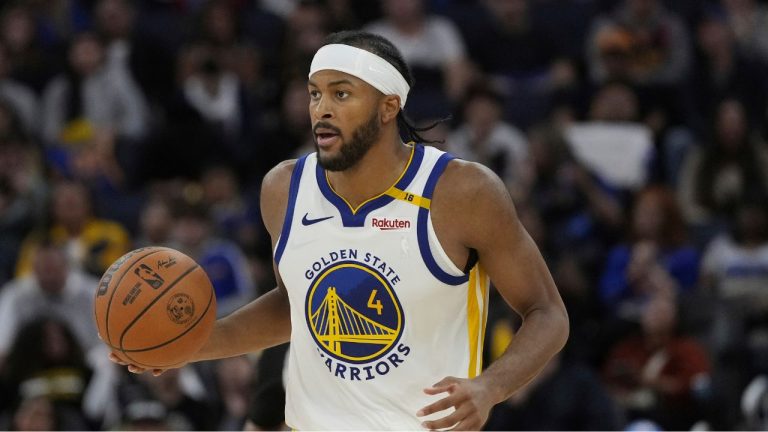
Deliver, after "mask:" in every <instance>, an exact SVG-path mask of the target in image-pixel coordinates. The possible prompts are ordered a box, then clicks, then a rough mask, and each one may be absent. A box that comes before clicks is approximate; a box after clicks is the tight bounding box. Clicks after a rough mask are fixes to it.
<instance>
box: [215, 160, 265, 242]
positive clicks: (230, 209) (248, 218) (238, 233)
mask: <svg viewBox="0 0 768 432" xmlns="http://www.w3.org/2000/svg"><path fill="white" fill-rule="evenodd" d="M201 186H202V188H203V200H204V201H205V203H206V205H207V206H208V207H209V208H210V214H211V221H212V222H213V227H214V230H215V232H216V233H217V234H219V235H221V236H222V237H224V238H225V239H227V240H230V241H233V242H236V243H237V244H238V246H240V247H241V248H242V249H243V250H244V251H246V252H247V253H252V252H254V250H255V249H256V248H257V247H258V246H260V245H261V243H262V242H263V241H264V240H263V239H260V236H262V235H266V234H264V233H262V232H261V231H262V230H261V227H260V226H259V225H260V224H259V223H258V222H256V221H257V220H258V219H259V218H260V213H259V210H258V208H255V207H257V206H255V205H253V204H252V203H249V202H247V201H246V199H245V197H244V194H243V193H242V192H241V191H240V185H239V183H238V181H237V178H236V177H235V173H234V172H233V171H232V169H230V168H228V167H226V166H218V167H212V168H210V169H208V170H207V171H206V172H205V173H204V174H203V178H202V179H201Z"/></svg>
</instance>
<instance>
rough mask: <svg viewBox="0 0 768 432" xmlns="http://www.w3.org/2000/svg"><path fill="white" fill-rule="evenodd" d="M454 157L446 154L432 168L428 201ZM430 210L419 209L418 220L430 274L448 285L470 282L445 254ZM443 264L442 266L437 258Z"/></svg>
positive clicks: (426, 185) (428, 183)
mask: <svg viewBox="0 0 768 432" xmlns="http://www.w3.org/2000/svg"><path fill="white" fill-rule="evenodd" d="M453 159H454V157H453V156H452V155H451V154H449V153H444V154H443V155H441V156H440V158H439V159H438V160H437V162H436V163H435V166H434V167H433V168H432V172H431V173H430V174H429V177H428V178H427V182H426V184H425V185H424V192H423V194H422V196H423V197H424V198H426V199H430V200H431V199H432V195H433V194H434V192H435V186H436V185H437V180H438V179H439V178H440V176H441V175H442V174H443V172H444V171H445V168H446V167H447V166H448V163H449V162H450V161H451V160H453ZM429 212H430V210H429V209H426V208H423V207H422V208H419V215H418V220H417V222H416V235H417V237H418V241H419V251H420V253H421V258H422V259H423V260H424V264H425V265H426V266H427V268H428V269H429V272H430V273H432V275H433V276H434V277H435V278H437V279H438V280H439V281H440V282H443V283H445V284H447V285H461V284H463V283H466V282H467V281H468V280H469V275H468V274H465V273H464V272H462V271H461V269H459V268H457V267H456V265H455V264H454V263H453V262H452V261H451V260H450V258H449V257H448V256H447V254H446V253H445V250H444V249H443V247H442V246H440V241H439V239H438V238H437V234H436V233H435V231H434V227H433V226H432V220H431V218H430V217H429ZM433 248H434V249H436V251H434V252H437V255H435V254H433ZM436 256H437V258H438V259H440V261H441V262H442V265H440V264H439V263H438V262H437V260H436V259H435V257H436ZM446 267H448V269H449V270H450V271H452V272H454V273H457V274H451V273H449V272H447V271H446V270H445V268H446Z"/></svg>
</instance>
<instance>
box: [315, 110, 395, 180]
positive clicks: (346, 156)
mask: <svg viewBox="0 0 768 432" xmlns="http://www.w3.org/2000/svg"><path fill="white" fill-rule="evenodd" d="M380 132H381V126H380V125H379V112H378V111H376V112H374V113H373V115H372V116H371V118H369V119H368V121H367V122H365V123H363V124H362V125H361V126H360V127H358V128H357V129H355V130H354V131H353V132H352V139H350V140H349V142H348V143H342V145H341V148H340V149H339V153H338V154H337V155H335V156H322V154H321V153H320V149H319V148H318V147H317V138H314V139H315V150H316V151H317V155H318V162H319V163H320V166H321V167H323V168H324V169H326V170H328V171H344V170H347V169H349V168H352V167H353V166H355V164H357V163H358V162H359V161H360V159H362V158H363V156H365V155H366V153H368V150H370V149H371V147H373V144H374V143H375V142H376V140H377V139H378V138H379V134H380Z"/></svg>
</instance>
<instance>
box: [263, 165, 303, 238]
mask: <svg viewBox="0 0 768 432" xmlns="http://www.w3.org/2000/svg"><path fill="white" fill-rule="evenodd" d="M296 162H297V160H296V159H289V160H285V161H283V162H280V163H279V164H277V165H275V166H274V167H272V169H270V170H269V172H267V174H266V175H265V176H264V179H263V180H262V182H261V213H262V218H263V219H264V224H265V225H266V227H267V230H269V231H270V232H272V231H274V229H275V228H278V226H280V225H281V224H282V220H283V217H284V216H285V211H286V206H287V205H288V190H289V188H290V185H291V176H292V175H293V170H294V169H295V168H296ZM278 230H279V229H278Z"/></svg>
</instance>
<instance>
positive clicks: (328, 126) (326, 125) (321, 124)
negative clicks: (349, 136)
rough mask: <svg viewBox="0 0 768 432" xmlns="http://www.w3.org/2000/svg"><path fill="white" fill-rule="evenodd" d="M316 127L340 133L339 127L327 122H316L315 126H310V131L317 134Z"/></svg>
mask: <svg viewBox="0 0 768 432" xmlns="http://www.w3.org/2000/svg"><path fill="white" fill-rule="evenodd" d="M318 129H330V130H332V131H334V132H336V133H337V134H339V135H341V129H339V128H337V127H336V126H334V125H332V124H330V123H327V122H323V121H321V122H317V124H315V126H314V127H313V128H312V132H314V134H315V135H317V130H318Z"/></svg>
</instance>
